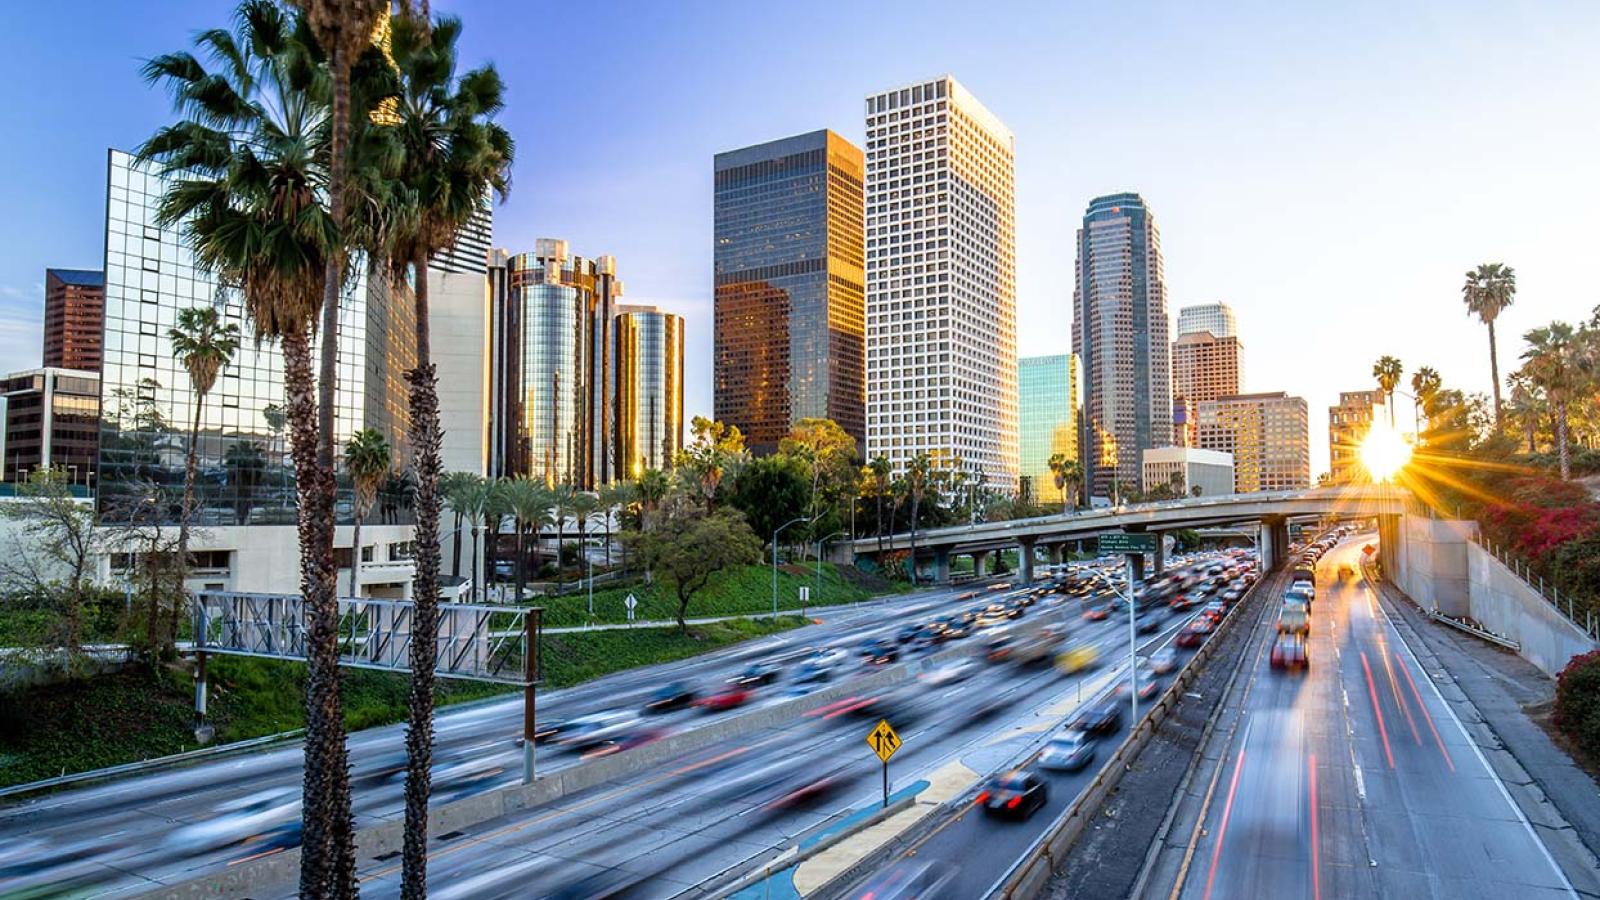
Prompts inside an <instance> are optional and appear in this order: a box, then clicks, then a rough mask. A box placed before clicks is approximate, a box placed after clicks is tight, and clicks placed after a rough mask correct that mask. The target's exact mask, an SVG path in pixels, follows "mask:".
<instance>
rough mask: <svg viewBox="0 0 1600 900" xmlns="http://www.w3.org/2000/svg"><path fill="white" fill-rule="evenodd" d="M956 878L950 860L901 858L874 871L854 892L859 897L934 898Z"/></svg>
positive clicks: (877, 899)
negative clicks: (879, 870) (886, 866)
mask: <svg viewBox="0 0 1600 900" xmlns="http://www.w3.org/2000/svg"><path fill="white" fill-rule="evenodd" d="M955 878H956V867H955V866H954V865H952V864H950V863H946V862H930V861H926V860H919V859H907V860H901V861H900V862H897V863H895V864H894V865H892V866H889V867H888V868H886V869H884V870H883V871H882V872H879V873H878V874H877V875H874V876H873V877H872V879H871V880H869V881H868V882H867V883H865V884H863V885H861V887H860V888H859V889H858V890H857V891H856V892H855V893H853V894H851V896H852V897H854V898H856V900H931V898H935V897H942V896H944V895H945V891H946V890H947V889H948V888H949V887H950V884H951V882H953V881H955Z"/></svg>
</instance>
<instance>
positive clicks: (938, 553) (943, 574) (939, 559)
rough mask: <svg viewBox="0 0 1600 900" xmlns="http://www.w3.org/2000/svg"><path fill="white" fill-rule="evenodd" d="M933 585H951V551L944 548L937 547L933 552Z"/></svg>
mask: <svg viewBox="0 0 1600 900" xmlns="http://www.w3.org/2000/svg"><path fill="white" fill-rule="evenodd" d="M933 583H934V584H949V583H950V551H948V550H946V549H944V548H943V547H935V548H934V550H933Z"/></svg>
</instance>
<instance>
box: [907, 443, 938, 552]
mask: <svg viewBox="0 0 1600 900" xmlns="http://www.w3.org/2000/svg"><path fill="white" fill-rule="evenodd" d="M932 466H933V460H932V459H931V458H930V457H929V456H928V454H926V453H918V454H917V455H916V456H913V457H911V461H910V462H908V463H906V495H907V496H908V497H910V498H911V559H910V561H909V565H910V570H911V583H912V584H916V583H917V513H918V512H919V511H920V507H921V506H922V495H923V493H924V492H925V491H926V490H927V489H928V473H929V471H931V469H932Z"/></svg>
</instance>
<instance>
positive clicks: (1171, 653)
mask: <svg viewBox="0 0 1600 900" xmlns="http://www.w3.org/2000/svg"><path fill="white" fill-rule="evenodd" d="M1177 667H1178V651H1176V650H1174V649H1172V648H1171V647H1162V648H1161V649H1160V650H1157V651H1156V652H1154V653H1152V654H1150V671H1151V672H1154V673H1155V674H1157V675H1165V674H1167V673H1168V672H1171V671H1172V670H1173V669H1176V668H1177Z"/></svg>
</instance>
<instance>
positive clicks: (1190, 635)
mask: <svg viewBox="0 0 1600 900" xmlns="http://www.w3.org/2000/svg"><path fill="white" fill-rule="evenodd" d="M1212 630H1213V629H1212V626H1211V623H1210V622H1208V621H1206V620H1205V619H1203V618H1199V617H1196V618H1195V619H1193V620H1192V621H1190V622H1189V624H1187V625H1185V626H1183V630H1182V631H1180V632H1178V636H1177V637H1176V638H1174V639H1173V643H1174V644H1177V645H1178V646H1179V647H1198V646H1200V645H1201V644H1204V643H1205V642H1206V638H1208V637H1210V636H1211V632H1212Z"/></svg>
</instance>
